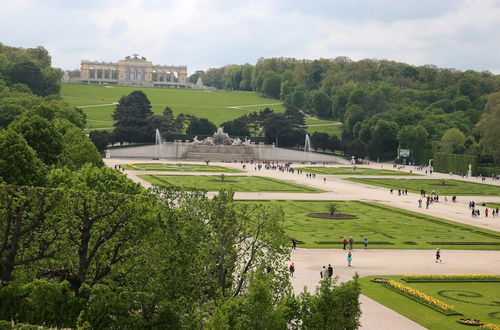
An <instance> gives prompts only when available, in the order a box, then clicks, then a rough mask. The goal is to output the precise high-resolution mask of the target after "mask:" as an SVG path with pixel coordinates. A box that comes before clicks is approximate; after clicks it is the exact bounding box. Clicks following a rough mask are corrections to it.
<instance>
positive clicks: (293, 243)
mask: <svg viewBox="0 0 500 330" xmlns="http://www.w3.org/2000/svg"><path fill="white" fill-rule="evenodd" d="M296 248H297V240H296V239H295V238H292V250H295V249H296Z"/></svg>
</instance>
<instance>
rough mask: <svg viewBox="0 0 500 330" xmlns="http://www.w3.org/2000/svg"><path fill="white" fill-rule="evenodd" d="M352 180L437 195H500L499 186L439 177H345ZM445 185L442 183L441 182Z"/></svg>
mask: <svg viewBox="0 0 500 330" xmlns="http://www.w3.org/2000/svg"><path fill="white" fill-rule="evenodd" d="M345 180H348V181H352V182H359V183H364V184H369V185H373V186H379V187H385V188H393V189H408V191H410V192H414V193H420V189H424V190H425V191H426V192H427V193H431V192H432V191H433V190H434V191H435V192H436V194H438V195H448V196H450V195H466V196H472V195H481V196H500V187H499V186H493V185H487V184H481V183H474V182H465V181H459V180H439V179H372V178H367V179H364V178H348V179H345ZM443 181H444V182H445V185H444V186H443V185H442V182H443Z"/></svg>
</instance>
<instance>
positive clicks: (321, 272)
mask: <svg viewBox="0 0 500 330" xmlns="http://www.w3.org/2000/svg"><path fill="white" fill-rule="evenodd" d="M325 276H326V268H325V266H323V269H322V270H321V271H320V272H319V277H320V278H323V277H325Z"/></svg>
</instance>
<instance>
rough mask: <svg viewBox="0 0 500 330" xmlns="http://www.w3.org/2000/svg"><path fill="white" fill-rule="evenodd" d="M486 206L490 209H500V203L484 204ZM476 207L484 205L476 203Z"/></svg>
mask: <svg viewBox="0 0 500 330" xmlns="http://www.w3.org/2000/svg"><path fill="white" fill-rule="evenodd" d="M484 204H486V207H490V208H497V207H498V208H499V209H500V203H484ZM476 205H478V206H483V203H476Z"/></svg>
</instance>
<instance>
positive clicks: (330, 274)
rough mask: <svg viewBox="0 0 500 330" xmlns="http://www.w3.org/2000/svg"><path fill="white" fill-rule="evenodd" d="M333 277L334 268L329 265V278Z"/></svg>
mask: <svg viewBox="0 0 500 330" xmlns="http://www.w3.org/2000/svg"><path fill="white" fill-rule="evenodd" d="M332 276H333V267H332V265H330V264H328V277H332Z"/></svg>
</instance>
